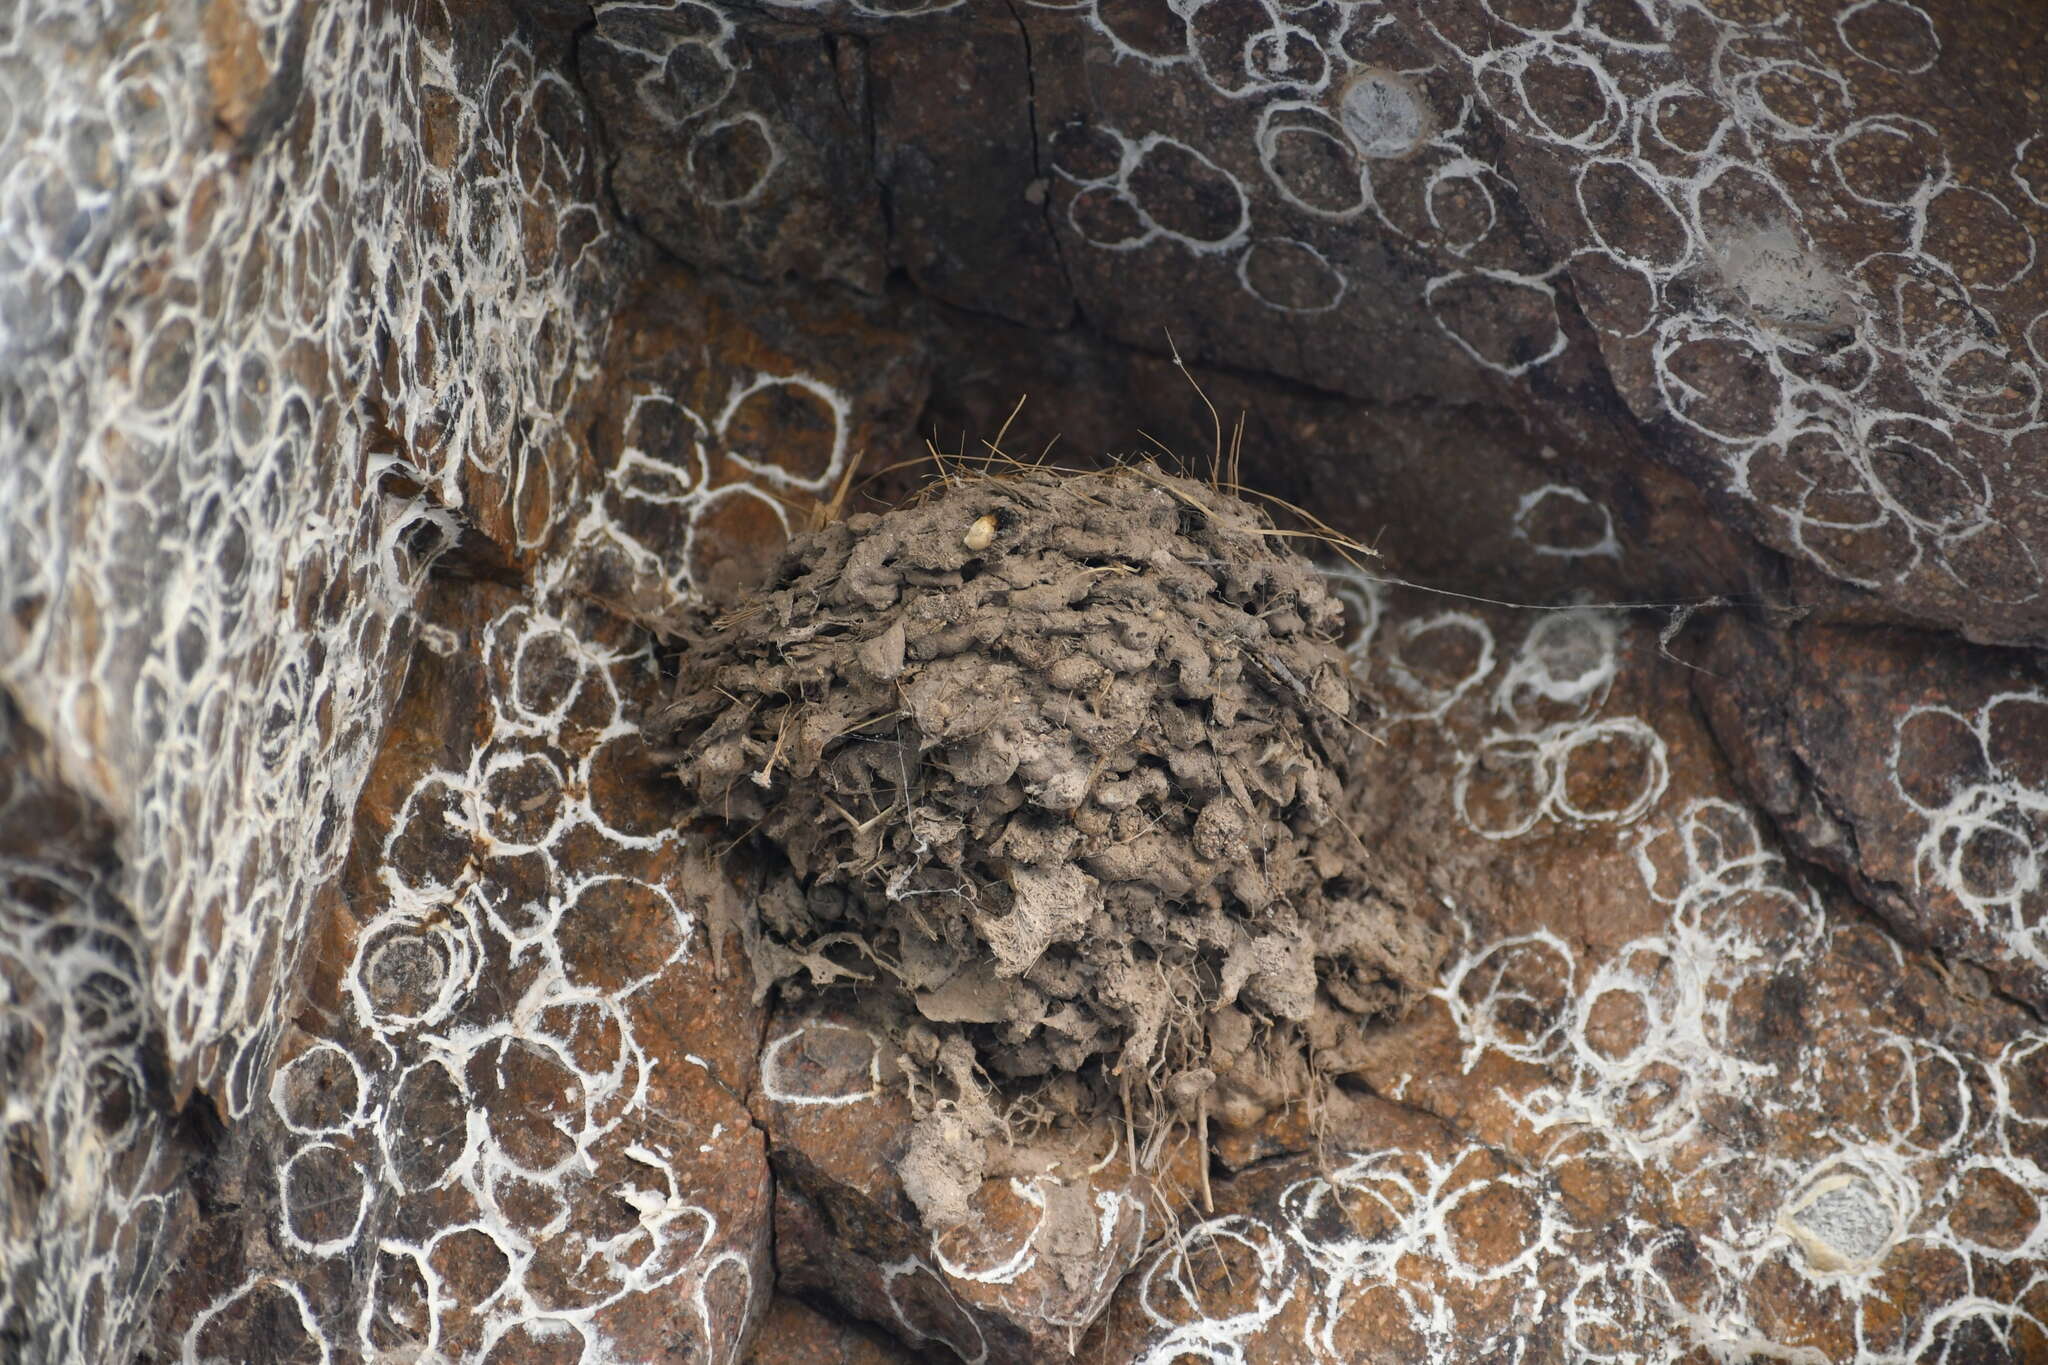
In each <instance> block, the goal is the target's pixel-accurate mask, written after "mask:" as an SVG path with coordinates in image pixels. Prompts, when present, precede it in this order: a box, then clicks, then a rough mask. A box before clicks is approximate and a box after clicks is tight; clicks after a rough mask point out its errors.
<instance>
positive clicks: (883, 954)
mask: <svg viewBox="0 0 2048 1365" xmlns="http://www.w3.org/2000/svg"><path fill="white" fill-rule="evenodd" d="M1288 543H1289V542H1288V541H1287V540H1285V539H1283V538H1282V537H1281V536H1279V535H1278V534H1277V533H1276V532H1275V530H1274V527H1273V524H1272V523H1271V521H1270V520H1269V519H1268V518H1267V517H1266V516H1265V515H1264V514H1263V513H1262V511H1260V510H1259V509H1257V508H1255V507H1254V506H1252V505H1250V504H1248V503H1246V502H1243V501H1241V500H1239V499H1237V498H1235V497H1232V496H1229V495H1228V494H1225V493H1223V492H1220V491H1218V490H1217V489H1215V488H1212V487H1209V486H1206V485H1203V484H1200V483H1196V482H1192V481H1189V480H1186V479H1182V478H1177V477H1174V476H1172V475H1169V474H1167V473H1165V472H1163V471H1161V470H1159V469H1158V468H1156V467H1154V466H1150V465H1140V466H1130V467H1123V468H1119V469H1116V470H1113V471H1110V472H1107V473H1102V474H1089V475H1075V474H1069V473H1056V472H1048V471H1036V470H1034V471H1029V472H1019V473H1015V474H1013V475H1007V476H1004V477H974V478H968V479H964V480H963V479H957V478H956V479H950V480H947V481H945V482H944V483H941V484H937V485H934V486H933V487H932V488H931V489H928V490H927V491H926V493H925V495H924V496H922V497H921V498H919V499H918V500H916V501H914V502H913V503H912V504H911V505H909V506H906V507H902V508H899V509H897V510H894V511H891V512H889V513H887V514H884V515H879V516H878V515H867V514H864V515H858V516H854V517H851V518H849V519H847V520H845V521H842V522H839V523H837V524H833V525H830V526H827V527H825V528H824V529H822V530H819V531H815V532H813V533H810V534H807V535H803V536H800V537H799V538H797V539H796V540H795V541H793V542H792V543H791V544H790V545H789V547H788V548H787V549H786V551H785V552H784V553H783V554H782V556H781V558H780V561H779V562H778V563H777V565H776V566H775V568H774V570H773V572H772V574H771V575H770V578H769V580H768V581H767V582H766V583H765V584H764V585H763V586H762V587H761V589H760V590H759V592H758V593H757V594H755V595H754V596H753V597H752V598H751V600H750V601H749V603H748V604H747V605H746V606H744V607H743V608H741V609H740V610H737V611H733V612H729V613H727V614H726V615H724V616H722V617H718V618H716V619H706V620H704V621H701V622H699V623H697V624H696V625H694V626H692V627H691V628H689V629H688V631H687V632H686V636H687V638H686V639H685V641H684V648H683V653H682V665H681V672H680V676H679V685H678V693H677V700H676V702H675V704H674V706H673V707H672V709H671V710H670V711H669V712H668V714H667V715H666V716H665V717H664V719H663V721H662V722H661V728H662V729H664V730H666V732H667V737H668V739H669V741H670V743H671V745H672V748H673V751H674V752H676V753H677V754H679V755H681V757H680V760H679V767H678V773H679V776H680V777H681V779H682V781H683V784H684V787H685V790H686V792H687V803H688V806H689V811H688V814H689V816H690V817H691V819H692V820H693V821H696V822H700V823H702V822H708V823H709V824H710V825H711V826H713V827H714V831H715V833H716V834H717V835H718V836H719V837H720V839H721V841H722V844H723V845H724V846H728V847H730V848H733V849H735V850H740V849H748V850H751V856H753V857H754V858H756V859H757V860H758V861H757V866H763V867H766V868H767V869H768V873H767V875H766V877H765V880H764V882H763V886H764V888H765V889H764V890H763V892H762V894H760V895H759V896H758V897H757V898H756V899H755V903H754V904H753V905H752V906H751V907H750V909H749V910H748V911H747V914H746V922H745V923H744V924H743V925H742V926H741V928H742V932H743V935H744V939H745V942H746V945H747V949H748V952H749V955H750V957H751V958H752V961H753V965H754V970H755V973H756V981H757V985H758V987H759V989H761V990H763V991H766V990H768V989H770V988H772V987H774V986H776V985H778V984H780V985H781V987H782V988H783V989H784V990H811V989H838V988H844V987H845V986H846V984H847V983H873V984H864V985H859V986H858V987H857V988H855V989H854V990H853V992H852V993H853V994H854V995H856V996H857V997H859V998H860V999H862V1000H863V1001H864V1002H865V1006H866V1008H867V1009H868V1010H869V1012H870V1013H871V1014H872V1013H874V1012H875V1011H877V1010H880V1011H881V1012H882V1013H883V1014H885V1015H886V1016H887V1018H886V1019H885V1020H884V1021H883V1022H884V1026H885V1027H888V1028H890V1029H892V1030H893V1031H894V1032H895V1035H896V1037H897V1038H898V1040H899V1041H900V1043H901V1045H902V1048H901V1050H902V1055H901V1057H900V1059H899V1065H901V1066H902V1067H903V1068H904V1069H905V1071H906V1072H907V1073H908V1078H909V1081H910V1084H911V1091H912V1095H913V1097H914V1099H915V1101H916V1102H917V1104H918V1106H919V1109H920V1112H921V1114H922V1115H923V1121H922V1122H921V1123H920V1125H919V1128H918V1130H917V1132H916V1135H915V1136H914V1138H913V1141H912V1152H911V1154H910V1157H909V1158H908V1159H907V1160H906V1163H905V1165H904V1168H903V1170H904V1175H905V1180H906V1186H907V1188H908V1189H909V1192H910V1193H911V1195H912V1197H913V1198H914V1199H915V1200H916V1201H917V1203H918V1204H919V1206H920V1208H921V1211H922V1212H923V1215H924V1217H925V1218H926V1220H927V1221H928V1222H931V1223H934V1224H939V1225H945V1224H949V1223H952V1222H957V1221H959V1220H960V1219H961V1218H963V1217H965V1215H966V1210H965V1201H966V1198H967V1196H968V1195H970V1194H971V1193H972V1191H973V1189H974V1188H975V1186H976V1185H977V1184H978V1182H979V1180H980V1178H981V1177H982V1175H983V1174H984V1173H985V1171H986V1169H987V1167H988V1165H989V1162H988V1160H987V1158H986V1157H985V1155H984V1153H985V1152H986V1150H988V1148H989V1147H991V1146H993V1147H995V1148H999V1149H1000V1148H1002V1147H1003V1146H1004V1145H1005V1144H1008V1145H1010V1146H1012V1147H1014V1146H1017V1145H1020V1144H1023V1143H1025V1142H1026V1141H1027V1140H1028V1139H1030V1138H1031V1137H1032V1136H1033V1134H1032V1133H1031V1132H1029V1131H1026V1132H1020V1126H1021V1127H1022V1128H1023V1129H1026V1130H1031V1129H1034V1128H1039V1127H1045V1126H1048V1125H1051V1126H1055V1127H1057V1126H1060V1125H1067V1124H1071V1123H1072V1122H1073V1121H1074V1120H1075V1119H1077V1118H1078V1119H1081V1120H1084V1121H1085V1120H1086V1119H1088V1118H1090V1117H1093V1116H1099V1115H1105V1114H1110V1115H1115V1114H1121V1115H1125V1116H1129V1115H1131V1114H1132V1113H1133V1111H1135V1113H1136V1118H1135V1119H1134V1120H1130V1121H1131V1122H1132V1125H1133V1127H1134V1128H1135V1129H1136V1130H1137V1131H1140V1132H1147V1133H1153V1134H1157V1133H1158V1132H1159V1131H1161V1129H1162V1128H1164V1127H1169V1126H1171V1125H1172V1124H1174V1123H1175V1122H1176V1121H1182V1120H1185V1121H1188V1127H1187V1130H1188V1131H1192V1130H1193V1129H1194V1128H1195V1127H1196V1126H1197V1125H1196V1124H1195V1122H1194V1121H1193V1120H1194V1119H1195V1118H1197V1117H1199V1119H1200V1121H1201V1123H1202V1124H1204V1125H1206V1124H1207V1123H1208V1122H1210V1121H1211V1120H1212V1119H1213V1120H1214V1121H1217V1122H1222V1123H1238V1124H1249V1123H1252V1122H1256V1121H1257V1119H1259V1118H1260V1117H1261V1116H1263V1115H1264V1114H1265V1113H1266V1112H1267V1111H1269V1110H1270V1109H1272V1108H1274V1107H1275V1106H1277V1105H1279V1104H1283V1103H1285V1102H1287V1101H1288V1100H1290V1099H1293V1098H1299V1097H1301V1095H1302V1094H1303V1092H1304V1090H1305V1089H1306V1087H1307V1086H1308V1085H1309V1084H1310V1083H1311V1081H1312V1080H1313V1078H1314V1077H1315V1075H1316V1073H1317V1058H1318V1055H1319V1054H1328V1053H1331V1052H1332V1050H1333V1049H1335V1050H1341V1043H1342V1042H1343V1040H1344V1039H1345V1038H1347V1037H1355V1036H1356V1035H1357V1034H1358V1033H1359V1029H1360V1024H1361V1022H1362V1021H1367V1020H1371V1019H1374V1018H1376V1017H1382V1016H1386V1015H1390V1014H1393V1013H1395V1012H1397V1011H1398V1010H1399V1009H1400V1007H1401V1006H1402V1004H1403V1003H1404V1001H1405V999H1406V998H1407V997H1408V996H1409V995H1410V994H1411V993H1412V992H1413V991H1414V990H1415V989H1417V988H1418V987H1422V986H1425V985H1426V984H1427V983H1428V981H1429V980H1430V979H1431V977H1432V976H1433V974H1434V970H1435V967H1436V965H1437V961H1438V958H1439V956H1440V945H1439V941H1438V939H1437V937H1436V935H1435V934H1434V933H1433V932H1432V931H1431V930H1430V929H1429V927H1428V926H1427V925H1426V924H1425V923H1424V922H1423V921H1422V920H1421V919H1419V918H1417V917H1415V916H1413V915H1411V914H1410V913H1408V912H1407V911H1406V910H1404V909H1403V908H1402V907H1401V906H1400V905H1398V904H1396V903H1395V901H1394V899H1393V898H1391V897H1389V895H1388V894H1387V893H1386V891H1385V889H1384V888H1383V887H1381V886H1377V885H1375V884H1374V881H1373V879H1372V878H1371V877H1370V876H1369V875H1368V869H1369V868H1370V867H1371V858H1370V850H1368V849H1367V848H1366V847H1365V846H1364V845H1363V844H1362V843H1361V841H1360V838H1359V835H1358V834H1357V833H1356V830H1357V828H1358V821H1357V820H1356V818H1355V815H1356V813H1357V812H1358V810H1359V809H1360V808H1361V803H1362V802H1365V801H1367V800H1370V799H1372V798H1371V797H1370V795H1369V793H1367V792H1366V791H1365V790H1364V786H1365V783H1364V780H1363V772H1362V764H1361V760H1362V758H1363V757H1364V755H1365V751H1366V746H1368V745H1369V744H1371V743H1372V740H1371V738H1370V736H1369V735H1368V733H1367V731H1366V729H1365V723H1366V720H1367V713H1366V707H1365V705H1364V702H1363V699H1362V696H1361V692H1360V689H1359V686H1358V684H1357V681H1356V680H1355V679H1354V676H1353V674H1352V671H1351V667H1350V659H1349V656H1348V655H1347V654H1346V653H1345V652H1344V650H1343V649H1342V648H1341V647H1340V645H1339V637H1340V634H1341V631H1342V629H1343V625H1344V621H1343V608H1342V606H1341V604H1340V603H1339V602H1338V600H1337V599H1336V598H1335V597H1334V595H1333V594H1332V593H1331V592H1330V591H1329V590H1328V589H1327V587H1326V586H1325V582H1324V580H1323V578H1322V576H1321V575H1320V574H1319V573H1318V572H1317V571H1316V569H1315V568H1314V567H1313V566H1312V565H1310V564H1309V563H1308V562H1306V561H1305V560H1304V559H1302V558H1301V557H1300V556H1298V555H1296V554H1294V553H1292V552H1291V551H1289V550H1288V549H1287V548H1286V546H1287V545H1288ZM977 1142H979V1144H980V1145H979V1146H977ZM1154 1146H1155V1150H1156V1144H1154Z"/></svg>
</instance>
